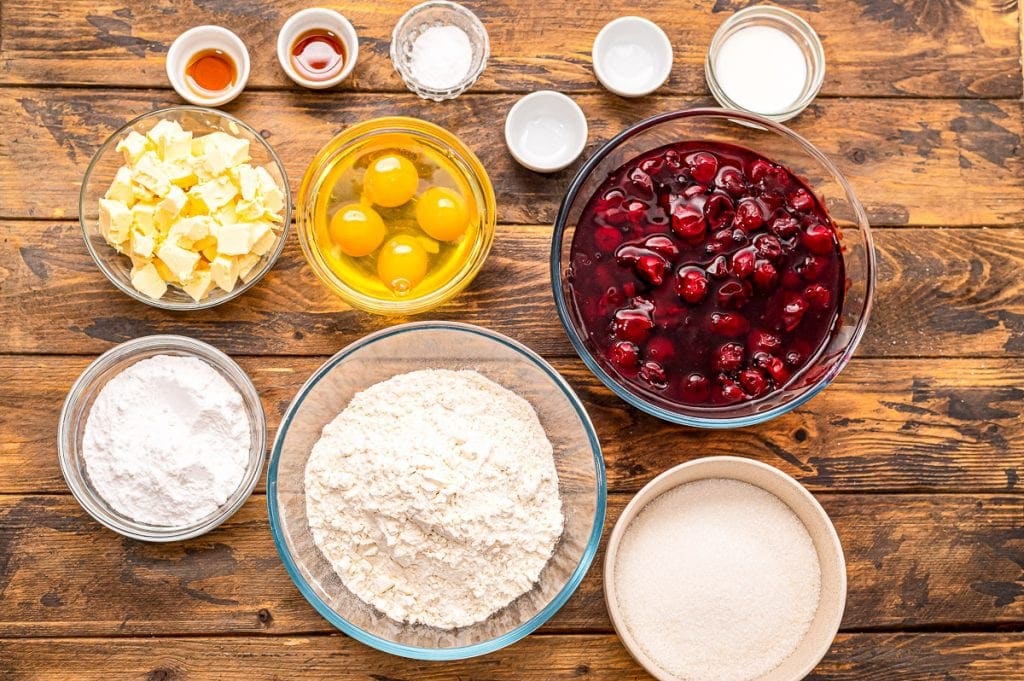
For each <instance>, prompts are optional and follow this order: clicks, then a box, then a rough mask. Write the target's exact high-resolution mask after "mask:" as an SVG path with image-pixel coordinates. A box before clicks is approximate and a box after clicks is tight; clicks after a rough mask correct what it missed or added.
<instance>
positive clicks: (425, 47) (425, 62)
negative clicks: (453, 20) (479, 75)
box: [410, 26, 473, 90]
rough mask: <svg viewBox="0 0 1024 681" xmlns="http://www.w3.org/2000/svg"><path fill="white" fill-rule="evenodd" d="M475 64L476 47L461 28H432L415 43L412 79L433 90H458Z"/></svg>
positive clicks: (417, 37) (417, 38)
mask: <svg viewBox="0 0 1024 681" xmlns="http://www.w3.org/2000/svg"><path fill="white" fill-rule="evenodd" d="M472 65H473V46H472V44H471V43H470V41H469V36H468V35H467V34H466V32H465V31H464V30H462V29H461V28H459V27H458V26H431V27H430V28H428V29H426V30H425V31H423V33H421V34H419V35H418V36H416V40H414V41H413V44H412V61H411V63H410V68H411V69H412V77H413V78H414V79H416V82H418V83H419V84H420V85H423V86H424V87H428V88H430V89H431V90H448V89H450V88H453V87H456V86H457V85H458V84H459V83H461V82H462V81H463V79H465V78H466V76H467V75H468V74H469V69H470V67H471V66H472Z"/></svg>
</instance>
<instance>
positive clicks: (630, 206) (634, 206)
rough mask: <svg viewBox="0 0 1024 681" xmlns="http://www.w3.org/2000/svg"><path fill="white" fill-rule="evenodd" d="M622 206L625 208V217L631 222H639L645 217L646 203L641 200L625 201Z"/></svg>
mask: <svg viewBox="0 0 1024 681" xmlns="http://www.w3.org/2000/svg"><path fill="white" fill-rule="evenodd" d="M623 208H625V209H626V217H627V219H628V220H629V221H630V222H632V223H633V224H635V225H636V224H640V222H642V221H643V219H644V218H645V217H647V204H646V203H644V202H643V201H636V200H633V201H627V202H626V203H625V204H624V205H623Z"/></svg>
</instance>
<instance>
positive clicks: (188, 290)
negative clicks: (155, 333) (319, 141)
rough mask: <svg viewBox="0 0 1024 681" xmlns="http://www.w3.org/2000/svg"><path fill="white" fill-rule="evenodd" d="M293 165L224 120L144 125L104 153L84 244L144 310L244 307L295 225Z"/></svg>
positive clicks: (92, 188) (85, 185)
mask: <svg viewBox="0 0 1024 681" xmlns="http://www.w3.org/2000/svg"><path fill="white" fill-rule="evenodd" d="M291 211H292V203H291V195H290V193H289V188H288V179H287V176H286V175H285V170H284V166H283V165H282V164H281V160H280V159H279V158H278V156H277V154H275V153H274V150H273V149H271V147H270V145H269V144H267V142H266V141H265V140H264V139H263V138H262V137H261V136H260V134H259V133H258V132H257V131H256V130H254V129H253V128H251V127H249V126H248V125H246V124H245V123H243V122H242V121H240V120H238V119H237V118H235V117H233V116H230V115H228V114H226V113H223V112H221V111H216V110H213V109H206V108H202V107H194V106H175V107H170V108H165V109H159V110H157V111H152V112H150V113H147V114H144V115H142V116H139V117H138V118H136V119H134V120H132V121H130V122H128V123H127V124H126V125H125V126H124V127H122V128H121V129H120V130H118V131H117V132H115V133H114V134H112V135H111V136H110V137H109V138H108V139H107V141H106V142H104V143H103V145H102V146H100V148H99V149H98V150H97V151H96V154H95V155H94V156H93V158H92V161H91V162H90V163H89V167H88V169H87V170H86V173H85V177H84V178H83V180H82V190H81V193H80V195H79V204H78V215H79V221H80V222H81V226H82V233H83V236H84V237H85V243H86V246H87V247H88V249H89V253H90V254H91V255H92V257H93V259H94V260H95V261H96V264H97V265H98V266H99V268H100V270H101V271H102V272H103V273H104V274H105V275H106V276H107V278H108V279H110V281H111V282H113V284H114V285H115V286H117V288H119V289H121V291H123V292H124V293H126V294H128V295H129V296H131V297H132V298H135V299H136V300H139V301H142V302H144V303H147V304H149V305H153V306H155V307H159V308H163V309H168V310H197V309H203V308H207V307H213V306H214V305H219V304H220V303H223V302H226V301H228V300H231V299H232V298H235V297H237V296H239V295H241V294H242V293H244V292H245V291H246V290H247V289H249V288H250V287H252V286H253V285H255V284H256V282H258V281H259V280H260V279H261V278H262V277H263V276H264V275H265V274H266V273H267V272H268V271H269V270H270V268H271V267H273V266H274V262H275V261H276V260H277V258H278V256H279V255H280V254H281V250H282V249H283V248H284V242H285V237H286V236H287V234H288V228H289V225H290V223H291Z"/></svg>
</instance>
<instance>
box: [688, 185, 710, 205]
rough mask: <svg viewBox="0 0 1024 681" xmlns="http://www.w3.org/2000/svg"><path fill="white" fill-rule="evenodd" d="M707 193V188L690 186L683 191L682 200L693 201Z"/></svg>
mask: <svg viewBox="0 0 1024 681" xmlns="http://www.w3.org/2000/svg"><path fill="white" fill-rule="evenodd" d="M707 193H708V188H707V187H705V186H704V185H702V184H691V185H689V186H687V187H686V189H684V190H683V198H684V199H689V200H691V201H692V200H693V199H696V198H697V197H702V196H704V195H705V194H707Z"/></svg>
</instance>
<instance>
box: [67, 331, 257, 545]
mask: <svg viewBox="0 0 1024 681" xmlns="http://www.w3.org/2000/svg"><path fill="white" fill-rule="evenodd" d="M151 350H157V351H159V350H167V351H170V352H177V353H181V354H182V355H185V356H188V357H195V358H196V359H199V360H201V361H204V362H206V363H207V364H210V365H211V366H212V368H213V369H214V370H215V371H217V373H219V374H220V375H221V376H223V377H224V378H225V380H227V381H228V382H229V383H230V384H231V386H232V387H233V388H234V389H235V390H237V391H238V393H239V395H240V396H241V397H242V402H243V404H244V405H245V410H246V416H247V418H248V419H249V425H250V428H251V429H252V430H253V431H255V438H254V439H253V441H252V442H251V443H250V446H249V460H248V462H247V464H246V471H245V477H244V478H243V479H242V484H241V485H240V486H239V487H238V488H237V489H236V490H235V491H234V492H233V493H232V496H231V497H229V499H228V502H226V503H225V504H224V505H223V506H221V507H219V508H218V509H217V511H216V512H215V513H213V514H211V515H209V516H207V517H206V518H204V519H202V520H200V521H198V522H196V523H192V524H189V525H180V526H167V527H164V526H157V525H150V524H148V523H142V522H138V521H132V520H130V519H122V518H121V517H118V516H116V515H113V514H112V513H109V512H108V511H107V509H106V508H103V507H101V506H97V505H96V504H95V503H94V501H93V499H92V498H91V497H90V494H89V493H87V491H86V490H89V491H91V493H92V494H94V495H95V496H97V497H99V498H100V499H102V497H101V496H100V495H99V493H98V492H95V491H94V490H92V488H91V485H90V484H89V483H88V481H87V478H86V477H85V475H84V474H81V473H82V472H83V471H84V468H83V467H81V466H78V465H76V464H75V463H74V462H73V461H74V460H75V459H76V458H77V456H78V447H77V446H75V444H74V429H75V425H76V423H77V422H78V421H79V419H82V418H85V419H87V418H88V412H82V413H79V408H80V401H81V399H82V397H83V394H84V393H85V391H86V390H87V389H88V388H89V387H91V386H92V385H93V384H94V382H95V381H96V380H97V379H98V378H99V377H100V376H101V375H102V374H103V373H104V372H106V371H108V370H110V369H114V368H116V367H119V366H120V367H123V368H122V370H123V369H125V368H127V367H128V366H130V365H131V364H134V363H135V362H131V364H127V363H128V362H130V361H131V360H132V359H133V358H135V357H137V356H138V355H140V354H142V353H145V352H148V351H151ZM158 354H159V353H158ZM73 421H74V422H73ZM266 457H267V417H266V412H265V411H264V409H263V402H262V400H260V396H259V392H258V391H257V390H256V386H255V385H254V384H253V382H252V379H251V378H250V377H249V375H248V373H246V371H245V370H244V369H242V367H241V366H239V364H238V363H237V362H236V361H235V360H233V359H232V358H231V357H230V356H228V355H227V354H226V353H225V352H223V351H222V350H220V349H218V348H216V347H214V346H213V345H210V344H209V343H205V342H203V341H200V340H197V339H195V338H189V337H188V336H179V335H174V334H156V335H151V336H142V337H139V338H134V339H132V340H129V341H125V342H123V343H120V344H118V345H115V346H114V347H112V348H110V349H109V350H107V351H106V352H104V353H103V354H101V355H100V356H99V357H97V358H96V359H94V360H93V361H92V362H90V363H89V365H88V366H87V367H86V368H85V369H83V370H82V373H81V374H79V376H78V378H77V379H75V382H74V383H73V384H72V386H71V388H70V389H69V390H68V394H67V397H65V399H64V403H63V405H62V407H61V411H60V416H59V419H58V422H57V459H58V462H59V463H60V468H61V474H62V475H63V477H64V481H65V483H66V484H67V486H68V488H69V489H70V490H71V494H72V496H74V498H75V500H76V501H77V502H78V504H79V505H80V506H81V507H82V509H83V510H84V511H85V512H86V513H88V514H89V515H90V516H91V517H92V518H93V519H94V520H96V521H97V522H98V523H100V524H101V525H103V526H105V527H107V528H108V529H110V530H113V531H114V532H117V533H118V534H120V535H123V536H125V537H129V538H131V539H138V540H141V541H147V542H172V541H181V540H184V539H192V538H194V537H198V536H200V535H203V534H206V533H207V532H209V531H211V530H213V529H214V528H216V527H218V526H219V525H220V524H221V523H223V522H224V521H226V520H227V519H228V518H230V517H231V516H233V515H234V514H235V513H236V512H237V511H238V510H239V509H240V508H241V507H242V506H243V505H244V504H245V502H246V501H247V500H248V499H249V497H250V496H251V495H252V492H253V490H254V489H255V488H256V485H257V484H258V483H259V480H260V477H261V476H262V474H263V465H264V463H265V462H266Z"/></svg>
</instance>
